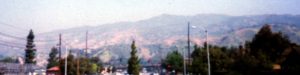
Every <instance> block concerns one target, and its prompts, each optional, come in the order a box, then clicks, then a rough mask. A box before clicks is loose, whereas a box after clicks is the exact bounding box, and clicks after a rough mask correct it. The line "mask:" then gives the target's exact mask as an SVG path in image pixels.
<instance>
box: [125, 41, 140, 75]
mask: <svg viewBox="0 0 300 75" xmlns="http://www.w3.org/2000/svg"><path fill="white" fill-rule="evenodd" d="M136 53H137V50H136V46H135V41H132V44H131V52H130V55H131V56H130V58H129V60H128V69H127V72H128V73H129V74H132V75H139V72H140V65H139V62H140V60H139V59H138V56H137V55H136Z"/></svg>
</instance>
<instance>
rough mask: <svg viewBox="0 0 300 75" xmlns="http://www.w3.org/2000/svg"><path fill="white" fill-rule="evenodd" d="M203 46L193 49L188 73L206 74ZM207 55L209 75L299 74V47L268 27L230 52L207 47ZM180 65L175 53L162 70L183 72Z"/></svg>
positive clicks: (169, 56) (205, 57)
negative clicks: (208, 56) (209, 65)
mask: <svg viewBox="0 0 300 75" xmlns="http://www.w3.org/2000/svg"><path fill="white" fill-rule="evenodd" d="M205 45H206V43H204V45H203V47H199V46H197V45H195V46H194V51H193V52H192V55H191V60H190V62H191V63H187V67H188V68H187V71H188V73H192V74H196V75H198V74H202V75H206V74H207V71H208V69H207V66H208V65H207V53H206V47H205ZM209 51H210V59H211V60H210V62H211V72H212V74H213V75H224V74H227V75H258V74H259V75H261V74H272V75H273V74H284V75H286V74H293V73H296V74H297V73H298V74H299V70H300V59H299V57H300V46H299V45H297V44H295V43H293V42H291V41H290V40H289V39H288V37H286V36H283V35H282V33H281V32H272V30H271V27H270V26H269V25H265V26H263V27H262V28H261V29H260V30H259V31H258V33H257V34H256V35H255V36H254V38H253V39H252V41H246V42H245V44H244V45H240V46H239V47H232V48H226V47H220V46H214V45H209ZM182 61H183V58H182V55H180V54H179V53H178V52H177V51H175V52H172V53H169V54H168V55H167V57H166V59H165V61H164V64H163V65H162V66H163V67H165V68H166V69H167V70H169V71H172V70H176V72H177V73H178V72H183V63H182ZM166 65H168V66H166Z"/></svg>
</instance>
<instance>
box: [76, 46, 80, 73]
mask: <svg viewBox="0 0 300 75" xmlns="http://www.w3.org/2000/svg"><path fill="white" fill-rule="evenodd" d="M79 59H80V57H79V52H77V60H76V62H77V75H80V71H79Z"/></svg>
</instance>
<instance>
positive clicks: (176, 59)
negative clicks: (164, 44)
mask: <svg viewBox="0 0 300 75" xmlns="http://www.w3.org/2000/svg"><path fill="white" fill-rule="evenodd" d="M163 63H164V64H166V65H167V69H168V70H169V71H173V70H175V71H176V72H182V70H183V57H182V55H181V54H180V53H179V52H178V51H177V50H175V51H173V52H171V53H169V54H168V55H167V56H166V59H165V60H164V62H163Z"/></svg>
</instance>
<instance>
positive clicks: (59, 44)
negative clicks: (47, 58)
mask: <svg viewBox="0 0 300 75" xmlns="http://www.w3.org/2000/svg"><path fill="white" fill-rule="evenodd" d="M58 46H59V60H60V59H61V34H59V43H58Z"/></svg>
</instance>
